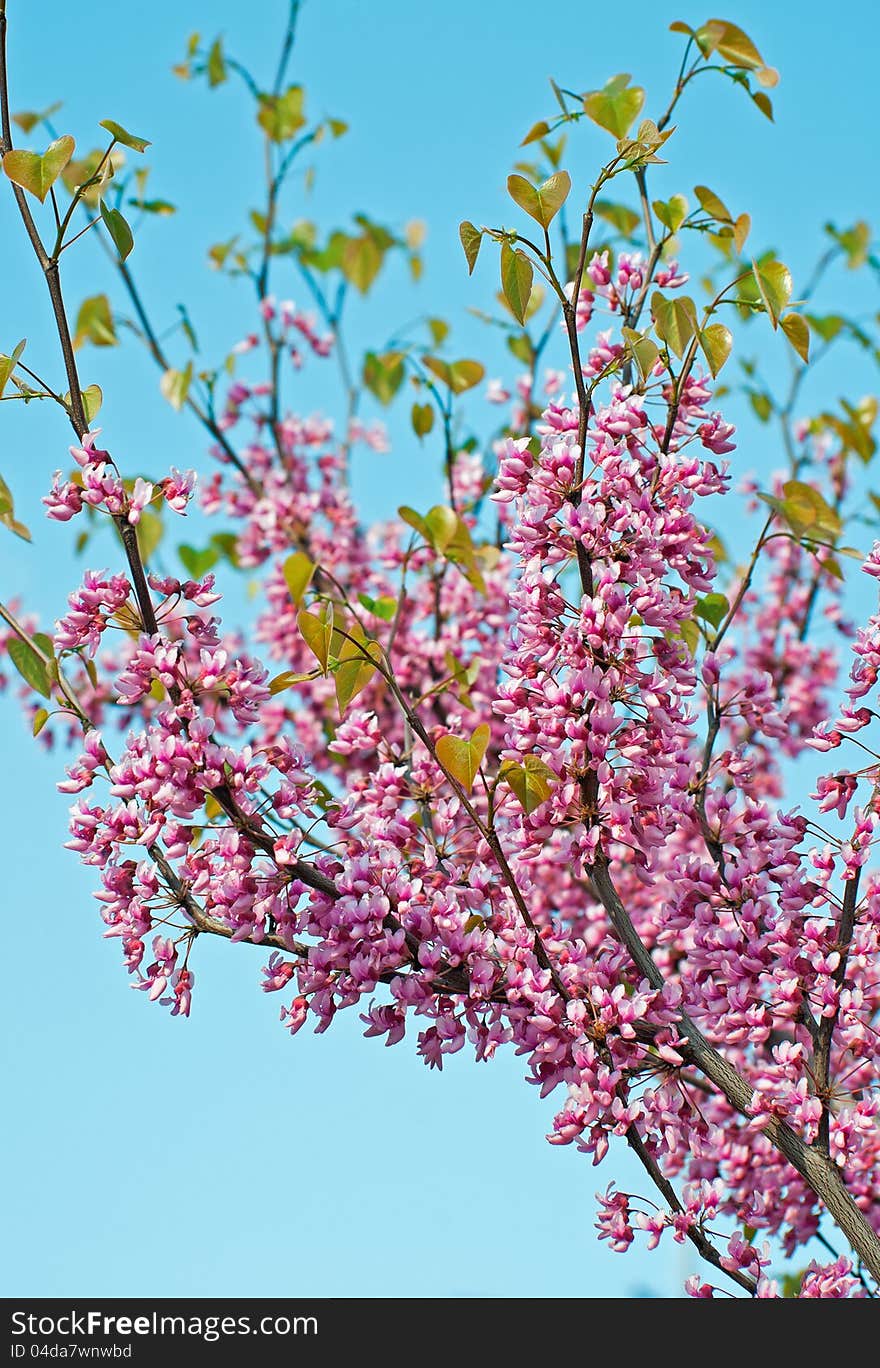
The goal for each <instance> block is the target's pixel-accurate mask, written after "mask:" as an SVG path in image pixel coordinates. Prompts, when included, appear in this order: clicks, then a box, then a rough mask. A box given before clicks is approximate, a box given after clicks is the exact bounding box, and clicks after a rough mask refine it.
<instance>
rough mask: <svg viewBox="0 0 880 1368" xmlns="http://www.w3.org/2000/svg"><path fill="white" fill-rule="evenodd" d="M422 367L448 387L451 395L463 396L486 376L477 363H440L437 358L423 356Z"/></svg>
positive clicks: (483, 367) (484, 370)
mask: <svg viewBox="0 0 880 1368" xmlns="http://www.w3.org/2000/svg"><path fill="white" fill-rule="evenodd" d="M422 365H423V366H424V367H425V368H426V370H429V371H430V372H431V374H432V375H436V377H437V379H438V380H442V381H443V384H444V385H448V386H449V388H450V389H451V390H452V393H453V394H464V392H465V391H466V390H469V389H473V387H474V385H478V384H479V383H480V381H481V380H482V378H483V376H484V375H485V374H486V368H485V366H482V365H481V364H480V362H479V361H468V360H464V361H451V362H450V361H442V360H441V359H440V357H439V356H423V357H422Z"/></svg>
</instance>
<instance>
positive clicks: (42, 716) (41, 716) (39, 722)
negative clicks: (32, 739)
mask: <svg viewBox="0 0 880 1368" xmlns="http://www.w3.org/2000/svg"><path fill="white" fill-rule="evenodd" d="M48 721H49V714H48V712H47V710H46V709H45V708H37V711H36V712H35V713H34V720H33V724H32V728H31V730H32V731H33V734H34V736H39V734H40V732H41V731H42V730H43V728H44V727H45V725H46V723H47V722H48Z"/></svg>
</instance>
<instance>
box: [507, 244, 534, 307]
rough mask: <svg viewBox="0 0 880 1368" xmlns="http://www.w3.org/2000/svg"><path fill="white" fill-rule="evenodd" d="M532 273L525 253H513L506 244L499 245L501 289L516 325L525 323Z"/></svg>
mask: <svg viewBox="0 0 880 1368" xmlns="http://www.w3.org/2000/svg"><path fill="white" fill-rule="evenodd" d="M533 278H534V271H533V269H532V263H531V262H530V261H529V259H528V257H527V256H526V254H525V252H515V251H514V250H513V249H512V248H511V247H510V246H509V244H508V243H506V242H504V243H502V244H501V289H502V290H503V292H504V298H505V299H506V300H507V303H508V305H509V306H510V312H511V313H512V314H513V316H514V318H515V319H516V321H517V322H518V323H525V321H526V311H527V310H528V307H529V299H530V298H531V294H532V280H533Z"/></svg>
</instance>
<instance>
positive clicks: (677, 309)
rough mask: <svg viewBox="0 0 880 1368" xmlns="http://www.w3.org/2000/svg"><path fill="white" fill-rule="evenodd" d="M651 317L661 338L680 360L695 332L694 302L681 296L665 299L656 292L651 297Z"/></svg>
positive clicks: (685, 296)
mask: <svg viewBox="0 0 880 1368" xmlns="http://www.w3.org/2000/svg"><path fill="white" fill-rule="evenodd" d="M651 316H652V318H653V319H654V326H655V328H656V329H657V336H658V337H660V338H662V340H663V341H664V342H665V343H666V345H667V346H668V347H670V348H671V349H672V351H673V352H674V353H675V355H676V356H677V357H678V358H679V360H681V359H682V357H683V356H684V352H685V348H686V347H687V345H688V343H689V342H690V340H691V338H692V337H693V335H694V333H695V332H696V330H697V308H696V305H695V304H694V301H693V300H692V299H691V298H690V297H689V296H688V295H683V296H681V297H676V298H675V299H667V298H666V297H665V296H664V295H662V294H661V293H660V291H659V290H656V291H655V292H654V294H653V295H652V297H651Z"/></svg>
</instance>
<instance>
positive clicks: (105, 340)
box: [73, 294, 118, 348]
mask: <svg viewBox="0 0 880 1368" xmlns="http://www.w3.org/2000/svg"><path fill="white" fill-rule="evenodd" d="M117 340H118V339H117V337H116V329H115V328H114V326H113V315H112V313H111V312H110V300H109V299H108V298H107V296H106V295H105V294H99V295H91V296H90V297H89V298H88V299H84V300H83V302H82V304H81V305H80V310H79V313H78V314H77V316H76V327H75V328H74V337H73V345H74V347H77V348H79V347H81V346H83V345H84V343H86V342H91V344H92V346H94V347H115V346H116V343H117Z"/></svg>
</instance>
